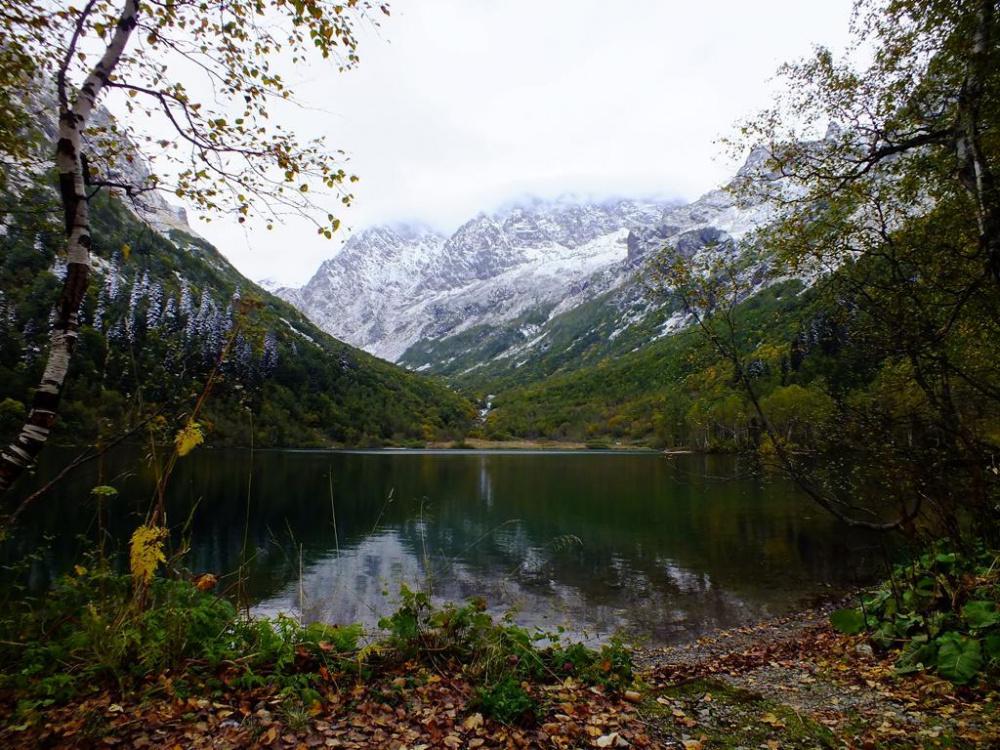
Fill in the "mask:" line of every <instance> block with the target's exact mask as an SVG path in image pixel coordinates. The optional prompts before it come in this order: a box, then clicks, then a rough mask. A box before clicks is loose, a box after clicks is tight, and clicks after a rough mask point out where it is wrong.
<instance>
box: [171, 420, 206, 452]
mask: <svg viewBox="0 0 1000 750" xmlns="http://www.w3.org/2000/svg"><path fill="white" fill-rule="evenodd" d="M203 442H205V436H204V435H203V434H202V432H201V425H200V424H198V423H197V422H188V423H187V424H186V425H184V427H183V429H181V430H178V432H177V437H175V438H174V445H175V446H176V447H177V455H178V456H186V455H187V454H188V453H190V452H191V451H193V450H194V449H195V448H197V447H198V446H199V445H201V444H202V443H203Z"/></svg>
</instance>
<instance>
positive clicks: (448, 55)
mask: <svg viewBox="0 0 1000 750" xmlns="http://www.w3.org/2000/svg"><path fill="white" fill-rule="evenodd" d="M851 4H852V2H851V0H823V2H801V0H757V1H756V2H752V3H749V2H746V1H745V0H701V1H700V2H671V1H668V0H622V1H621V2H616V3H609V2H600V1H598V0H395V2H393V3H392V13H393V15H392V17H391V18H389V19H386V21H385V22H384V23H383V25H382V28H381V30H380V31H379V32H377V33H370V34H366V35H365V38H364V39H363V44H362V47H361V49H360V52H361V57H362V62H361V65H360V67H359V68H358V69H357V70H355V71H352V72H350V73H347V74H342V75H341V74H337V73H336V72H335V71H334V70H332V69H331V68H330V67H328V66H325V65H320V64H317V65H316V66H315V67H313V68H309V69H307V70H301V69H299V70H297V71H296V75H297V78H298V79H299V80H297V82H296V90H297V91H298V92H299V98H300V99H301V100H302V101H303V102H306V103H308V104H310V105H312V106H314V107H317V109H310V110H301V111H294V112H291V113H288V114H287V120H288V121H287V122H285V125H286V126H288V127H296V128H299V129H300V130H302V131H305V132H307V133H308V134H311V135H315V134H320V133H322V134H325V135H326V136H327V139H328V142H329V143H330V144H331V145H332V146H334V147H337V148H343V149H345V150H346V151H347V152H348V153H349V154H350V156H351V161H350V164H349V171H352V172H356V173H357V174H358V175H360V177H361V178H362V181H361V182H360V183H359V184H358V185H357V186H355V187H356V190H355V194H356V196H357V199H356V202H355V204H354V206H353V207H351V208H348V209H344V210H340V211H339V212H338V215H340V216H342V218H343V220H344V227H345V228H347V229H350V228H355V229H361V228H364V227H365V226H368V225H371V224H374V223H379V222H383V221H394V220H407V219H420V220H423V221H426V222H429V223H432V224H436V225H438V226H440V227H442V228H446V229H447V228H453V227H454V226H456V225H457V224H458V223H459V222H461V221H462V220H464V219H465V218H467V217H469V216H471V215H473V214H475V213H476V212H477V211H479V210H481V209H483V210H489V209H490V208H492V207H494V206H496V205H498V204H500V203H503V202H506V201H508V200H510V199H512V198H516V197H517V196H519V195H524V194H536V195H541V196H555V195H559V194H562V193H565V192H575V193H581V194H593V195H643V194H654V193H655V194H662V195H669V196H678V197H683V198H694V197H697V195H699V194H700V193H702V192H704V191H705V190H708V189H710V188H712V187H714V186H716V185H717V184H719V183H720V182H721V181H723V180H724V179H725V178H726V177H727V176H728V175H729V174H731V172H732V170H733V168H734V165H733V164H732V163H731V162H728V161H727V160H726V159H725V158H720V157H719V152H720V149H719V146H718V144H717V143H716V142H715V141H716V139H717V138H718V137H719V136H722V135H725V134H728V133H730V132H731V129H732V125H733V123H734V122H735V121H736V120H738V119H739V118H741V117H744V116H746V115H749V114H751V113H752V112H754V111H755V110H757V109H759V108H761V107H763V106H765V105H766V104H767V103H768V101H769V91H770V87H769V85H768V80H769V79H770V78H771V77H772V76H773V75H774V73H775V70H776V69H777V66H778V65H779V64H780V63H781V62H783V61H785V60H789V59H794V58H797V57H801V56H803V55H805V54H807V53H808V52H809V50H810V48H811V45H812V44H815V43H819V44H825V45H827V46H831V47H833V48H834V49H840V48H842V47H843V45H844V43H845V42H846V38H847V26H848V21H849V17H850V8H851ZM332 203H333V201H332ZM335 212H336V211H335ZM196 229H198V230H199V231H201V232H202V233H203V234H204V235H205V236H206V237H207V238H209V239H210V240H212V241H213V242H215V243H216V244H218V246H219V248H220V249H221V250H222V251H223V252H224V253H225V254H226V255H227V256H228V257H229V258H230V259H231V260H232V261H233V262H234V263H235V264H236V265H237V267H239V268H240V270H242V271H243V272H244V273H246V274H247V275H248V276H250V277H251V278H261V277H266V276H270V277H273V278H277V279H279V280H281V281H282V282H285V283H294V284H300V283H302V282H304V281H305V280H306V279H307V278H308V277H309V276H310V275H311V274H312V273H313V271H315V269H316V267H317V265H318V264H319V263H320V262H321V261H322V260H323V259H325V258H327V257H329V256H330V255H332V254H333V253H334V252H335V251H336V249H337V248H338V247H339V245H340V243H341V242H342V241H343V238H344V237H346V236H347V232H343V233H342V237H341V238H339V239H335V240H334V241H333V242H330V241H327V240H323V239H322V238H320V237H318V236H317V235H316V234H315V230H314V229H313V228H311V227H310V226H308V225H306V224H305V223H302V222H299V223H296V222H292V223H289V224H287V225H285V226H283V227H279V228H278V229H276V230H275V231H274V232H266V231H264V230H263V228H261V227H259V226H257V225H253V224H251V225H250V227H249V228H247V229H244V228H242V227H240V226H238V225H236V224H235V222H229V221H219V220H215V221H213V222H212V223H211V224H208V225H202V224H201V223H200V222H199V223H196Z"/></svg>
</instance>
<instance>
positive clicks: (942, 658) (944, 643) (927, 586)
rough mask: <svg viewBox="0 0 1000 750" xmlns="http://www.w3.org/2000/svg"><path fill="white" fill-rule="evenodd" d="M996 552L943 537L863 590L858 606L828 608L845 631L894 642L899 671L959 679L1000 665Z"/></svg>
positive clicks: (884, 645)
mask: <svg viewBox="0 0 1000 750" xmlns="http://www.w3.org/2000/svg"><path fill="white" fill-rule="evenodd" d="M998 563H1000V553H998V552H996V551H995V550H990V549H987V548H986V547H985V546H983V545H977V546H975V547H974V548H973V549H972V550H971V551H965V552H960V551H958V550H956V549H952V548H951V547H950V546H949V545H948V542H947V540H946V541H944V542H941V543H938V544H936V545H935V546H933V547H932V548H931V549H930V550H929V551H927V552H925V553H924V554H922V555H920V556H919V557H917V558H916V559H915V560H913V561H912V562H911V563H908V564H906V565H899V566H896V568H895V570H894V571H893V575H892V578H891V579H890V580H889V581H887V582H886V583H884V584H883V585H882V586H881V587H879V588H878V589H876V590H875V591H873V592H871V593H869V594H867V595H865V596H864V597H862V600H861V606H860V608H858V609H843V610H838V611H837V612H834V613H833V614H832V615H831V618H830V619H831V623H832V624H833V626H834V627H835V628H836V629H837V630H839V631H841V632H843V633H848V634H854V633H859V632H862V631H867V632H868V637H869V639H870V640H871V642H872V643H873V644H874V645H875V646H876V647H877V648H880V649H884V650H890V649H898V650H899V653H898V656H897V659H896V670H897V671H898V672H899V673H901V674H906V673H909V672H918V671H924V670H926V671H931V672H937V673H938V674H939V675H941V676H942V677H944V678H946V679H948V680H951V681H952V682H954V683H956V684H965V683H968V682H972V681H973V680H975V679H978V678H981V677H987V678H995V677H996V675H997V674H998V672H1000V569H998Z"/></svg>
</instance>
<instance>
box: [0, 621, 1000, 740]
mask: <svg viewBox="0 0 1000 750" xmlns="http://www.w3.org/2000/svg"><path fill="white" fill-rule="evenodd" d="M638 658H639V661H640V662H641V663H642V671H641V685H640V689H639V690H637V691H634V692H632V691H630V692H628V693H626V694H625V695H624V696H621V697H617V696H612V695H610V694H607V693H605V692H603V691H602V690H600V689H599V688H595V687H587V686H585V685H583V684H582V683H579V682H576V681H574V680H567V681H566V682H564V683H562V684H556V685H548V686H541V685H533V686H529V687H528V689H529V690H530V691H531V692H532V693H534V694H535V695H536V696H537V698H538V699H539V700H540V703H541V705H542V714H541V715H540V717H539V718H538V720H537V722H535V723H533V724H532V725H531V726H530V727H519V726H505V725H503V724H500V723H498V722H496V721H494V720H492V719H489V718H484V717H483V715H482V714H481V713H479V712H477V711H475V710H474V709H472V708H470V707H469V706H470V702H471V699H472V697H473V688H472V686H471V685H470V684H469V683H468V682H466V681H465V680H464V679H463V677H462V675H461V674H460V673H458V672H457V671H456V670H454V669H453V668H448V667H446V666H444V665H441V666H440V668H435V667H434V666H433V665H429V666H428V665H424V666H417V665H415V664H414V665H411V666H412V667H413V668H412V669H407V668H405V667H404V668H402V669H400V670H398V671H397V672H394V673H388V674H384V675H381V676H379V677H378V678H376V679H372V680H369V681H368V682H366V683H358V684H340V685H336V684H331V685H330V690H329V691H328V692H327V694H326V695H325V697H324V700H323V702H322V703H320V704H317V705H316V706H314V707H313V709H311V710H297V711H296V710H291V709H289V708H287V702H285V701H283V700H282V698H281V696H279V695H276V694H275V693H274V692H273V691H270V692H269V691H268V690H267V689H262V690H259V691H250V692H238V691H233V692H229V693H226V694H225V695H224V696H222V697H217V698H216V699H215V700H206V699H196V698H188V699H184V700H182V699H179V698H173V699H170V698H168V697H166V695H167V693H169V691H170V685H169V682H170V677H169V675H165V676H164V677H163V678H162V679H163V682H164V684H163V688H164V690H163V695H162V696H161V697H157V696H156V695H155V694H154V695H152V696H147V697H146V698H145V699H144V700H141V701H140V700H136V701H135V702H132V703H122V702H116V701H117V700H118V699H116V698H114V697H113V696H111V695H107V694H105V695H101V696H98V697H95V698H90V699H87V700H85V701H82V702H78V703H75V704H72V705H69V706H66V707H62V708H59V709H54V710H50V711H49V712H48V713H47V714H46V715H45V718H44V721H43V722H41V723H40V724H37V725H35V726H33V727H30V728H20V729H19V728H16V727H15V728H11V727H8V728H6V729H5V730H3V731H2V732H0V745H3V746H4V747H10V748H28V747H60V748H70V747H73V748H77V747H122V748H209V747H211V748H261V747H271V748H296V750H298V749H299V748H320V747H334V748H337V747H339V748H387V749H390V748H391V749H392V750H402V749H403V748H407V749H409V750H417V749H418V748H419V749H424V750H426V749H428V748H529V747H530V748H536V747H537V748H579V747H612V748H624V747H637V748H682V749H683V750H709V749H710V748H763V749H764V750H775V749H780V748H864V749H865V750H868V749H869V748H898V747H906V748H911V747H912V748H939V747H940V748H946V747H947V748H950V747H955V748H987V747H998V746H1000V711H998V707H1000V703H998V700H1000V699H998V696H997V694H996V692H994V691H991V690H988V689H985V688H978V689H973V688H957V687H955V686H953V685H952V684H950V683H948V682H945V681H943V680H940V679H938V678H934V677H930V676H926V675H910V676H907V677H899V676H896V675H895V674H894V672H893V669H892V659H891V655H890V656H889V657H885V656H882V657H880V656H877V655H875V654H873V653H872V652H871V649H870V648H869V647H868V646H867V645H865V644H864V642H863V640H862V639H861V638H860V637H849V636H844V635H840V634H837V633H835V632H834V631H833V630H832V629H831V628H830V627H829V626H828V625H827V612H825V611H810V612H805V613H801V614H799V615H797V616H794V617H790V618H785V619H781V620H775V621H771V622H765V623H762V624H760V625H757V626H752V627H746V628H740V629H736V630H733V631H728V632H722V633H718V634H716V635H714V636H712V637H708V638H703V639H701V640H699V641H698V642H696V643H693V644H689V645H685V646H680V647H673V648H668V649H663V650H657V651H646V652H641V653H640V654H639V655H638Z"/></svg>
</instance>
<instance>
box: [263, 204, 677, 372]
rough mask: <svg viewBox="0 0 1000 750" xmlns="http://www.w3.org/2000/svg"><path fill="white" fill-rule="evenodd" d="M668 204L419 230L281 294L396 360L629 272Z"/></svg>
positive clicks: (370, 243) (511, 216) (360, 246)
mask: <svg viewBox="0 0 1000 750" xmlns="http://www.w3.org/2000/svg"><path fill="white" fill-rule="evenodd" d="M665 205H666V204H664V203H662V202H660V203H657V202H652V201H626V200H621V201H614V202H608V203H592V202H581V203H571V202H567V201H556V202H542V201H533V202H531V203H529V204H526V205H517V206H514V207H511V208H508V209H506V210H503V211H500V212H498V213H495V214H493V215H486V214H480V215H478V216H476V217H475V218H473V219H470V220H469V221H468V222H466V223H465V224H463V225H462V226H461V227H459V228H458V230H456V231H455V232H454V233H453V234H452V235H451V236H444V235H443V234H440V233H438V232H435V231H434V230H432V229H430V228H428V227H423V226H414V225H392V226H378V227H373V228H371V229H367V230H365V231H363V232H361V233H359V234H356V235H354V236H353V237H351V238H350V239H349V240H348V241H347V243H346V244H345V245H344V247H343V248H342V249H341V250H340V252H339V253H337V255H335V256H334V257H333V258H330V259H329V260H327V261H325V262H324V263H323V264H322V265H321V266H320V268H319V270H318V271H317V272H316V274H315V275H314V276H313V277H312V279H310V281H309V282H308V283H307V284H306V285H305V286H303V287H302V288H301V289H288V288H279V289H276V290H275V291H276V293H277V294H279V295H280V296H282V297H284V298H285V299H287V300H288V301H290V302H292V303H293V304H294V305H296V306H297V307H299V309H301V310H302V311H303V312H305V313H306V314H307V315H308V316H309V317H310V318H311V319H312V320H313V321H315V322H316V323H317V325H319V326H320V327H321V328H323V329H324V330H326V331H328V332H330V333H331V334H333V335H334V336H337V337H339V338H341V339H343V340H345V341H348V342H350V343H353V344H355V345H356V346H359V347H361V348H363V349H366V350H368V351H370V352H372V353H373V354H376V355H378V356H380V357H384V358H385V359H389V360H393V361H395V360H398V359H399V358H400V357H401V356H402V354H403V353H404V352H405V351H406V350H407V349H408V348H409V347H410V346H411V345H413V344H414V343H416V342H418V341H421V340H425V339H440V338H446V337H448V336H452V335H455V334H458V333H461V332H462V331H465V330H467V329H469V328H471V327H474V326H480V325H498V324H501V323H503V322H505V321H508V320H511V319H513V318H516V317H517V316H518V315H520V314H521V313H523V312H524V311H525V310H527V309H529V308H532V307H536V306H538V305H539V304H545V303H555V302H558V301H559V300H561V299H562V298H563V297H565V296H566V294H567V293H569V292H570V290H572V289H574V288H578V287H579V286H580V285H581V284H582V283H584V282H586V280H587V279H588V278H589V277H591V276H592V275H594V274H595V273H597V272H600V271H603V270H605V269H607V268H609V267H611V266H613V265H615V264H618V263H621V262H622V261H623V260H624V259H625V257H626V255H627V248H626V238H627V236H628V231H629V227H632V226H636V225H645V224H648V223H650V222H655V221H656V219H657V217H659V216H660V215H661V214H662V212H663V209H664V208H665Z"/></svg>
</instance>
